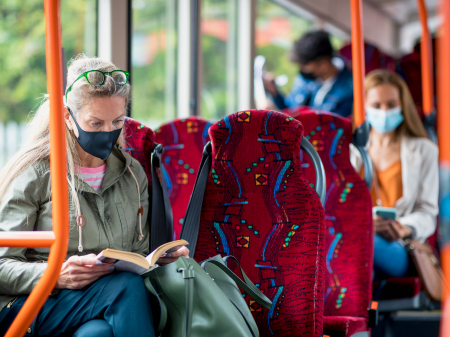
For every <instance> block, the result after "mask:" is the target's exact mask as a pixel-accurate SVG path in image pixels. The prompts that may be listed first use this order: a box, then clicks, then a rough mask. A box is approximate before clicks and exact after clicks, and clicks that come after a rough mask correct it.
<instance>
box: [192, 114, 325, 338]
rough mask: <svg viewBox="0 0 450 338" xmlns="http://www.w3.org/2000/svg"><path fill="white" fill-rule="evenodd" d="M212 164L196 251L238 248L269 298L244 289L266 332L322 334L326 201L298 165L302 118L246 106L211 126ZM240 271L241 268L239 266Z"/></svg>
mask: <svg viewBox="0 0 450 338" xmlns="http://www.w3.org/2000/svg"><path fill="white" fill-rule="evenodd" d="M209 135H210V137H211V143H212V158H213V163H212V169H211V174H210V176H209V178H208V182H207V186H206V190H205V197H204V200H203V207H202V213H201V219H200V232H199V236H198V242H197V247H196V252H195V259H196V260H197V261H202V260H204V259H207V258H209V257H212V256H215V255H217V254H221V255H233V256H235V257H236V258H237V259H238V260H239V262H240V264H241V265H242V267H243V269H244V271H245V273H246V274H247V275H248V276H249V278H250V279H251V280H252V281H253V282H254V283H255V284H256V286H257V287H258V288H259V289H260V290H261V291H262V292H263V293H264V294H265V295H266V296H267V297H269V298H270V299H271V300H272V301H273V304H272V307H271V308H270V309H264V308H262V307H261V305H259V304H258V303H255V301H254V300H253V299H251V297H249V296H248V295H246V294H245V293H244V297H245V299H246V301H247V302H248V306H249V308H250V310H251V312H252V313H253V315H254V318H255V321H256V323H257V324H258V328H259V330H260V335H261V336H321V335H322V329H323V323H322V314H323V312H322V311H323V296H324V273H325V271H324V270H325V252H324V249H325V238H324V236H325V225H324V212H323V207H322V204H321V203H320V200H319V198H318V196H317V194H316V193H315V191H314V190H313V189H312V188H311V187H310V186H309V184H308V182H307V181H306V179H305V177H304V176H303V174H302V171H301V168H300V158H299V157H300V141H301V139H302V137H303V128H302V125H301V123H300V122H298V121H296V120H294V119H292V118H290V117H288V116H287V115H285V114H282V113H279V112H274V111H257V110H251V111H243V112H239V113H236V114H231V115H229V116H227V117H225V118H224V119H222V120H220V121H218V122H217V123H215V124H214V125H213V126H211V128H210V130H209ZM236 272H237V271H236Z"/></svg>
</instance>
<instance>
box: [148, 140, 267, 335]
mask: <svg viewBox="0 0 450 338" xmlns="http://www.w3.org/2000/svg"><path fill="white" fill-rule="evenodd" d="M155 150H156V151H154V152H153V154H152V180H153V188H152V196H153V201H152V216H151V219H152V222H151V225H152V226H151V248H150V249H151V251H153V249H155V248H156V247H158V246H159V245H161V244H163V243H165V242H168V241H170V240H171V239H170V238H169V236H170V234H171V229H169V231H167V229H162V228H163V227H161V223H162V224H166V225H167V224H169V223H170V221H169V222H167V221H168V220H171V215H168V213H169V212H170V213H171V208H170V205H167V203H168V200H169V199H168V197H167V192H166V189H165V182H164V177H163V175H161V182H160V180H159V179H158V177H157V176H156V168H157V167H159V166H160V163H161V161H160V156H161V153H162V149H161V147H160V146H159V147H155ZM210 169H211V146H210V144H208V145H207V146H206V147H205V151H204V158H203V159H202V163H201V167H200V170H199V174H198V177H197V182H196V185H195V187H194V191H193V194H192V198H191V201H190V202H189V207H188V211H187V212H186V217H185V223H184V226H183V230H182V234H181V238H185V239H186V240H188V242H189V243H190V244H191V245H189V247H190V251H191V253H190V254H191V255H192V256H194V252H195V245H196V242H197V234H198V226H199V220H200V211H201V206H202V202H203V194H204V190H205V186H206V180H207V177H208V174H209V171H210ZM161 183H162V186H161ZM163 187H164V188H163ZM158 220H159V222H158ZM161 220H166V222H161ZM157 225H159V226H157ZM169 225H170V224H169ZM169 225H167V228H169ZM183 233H184V234H185V235H184V236H185V237H183ZM229 259H232V260H233V261H234V262H235V263H236V264H237V266H238V267H239V269H240V270H241V274H242V277H243V279H244V280H241V279H240V278H239V277H238V276H237V275H236V274H235V273H234V272H233V271H231V270H230V269H229V268H228V267H227V265H226V264H227V261H228V260H229ZM142 277H143V278H144V282H145V285H146V287H147V289H148V290H149V291H150V293H151V295H152V298H153V299H152V304H158V305H159V309H155V310H156V311H154V312H159V314H160V315H159V318H157V319H156V320H155V321H156V322H155V323H154V324H155V329H156V332H157V333H159V334H161V335H163V336H170V337H192V336H195V337H205V336H208V337H210V336H213V337H214V336H216V337H217V336H226V337H257V336H259V331H258V327H257V325H256V322H255V320H254V319H253V316H252V314H251V312H250V309H249V307H248V305H247V303H246V302H245V300H244V296H245V294H244V295H243V294H242V293H241V291H240V290H239V288H238V286H237V285H239V286H240V287H241V288H242V289H243V290H244V292H245V293H247V294H249V295H250V296H251V297H252V298H253V299H254V300H255V301H257V302H258V303H260V304H261V305H262V306H264V307H265V308H267V309H270V307H271V306H272V302H271V301H270V299H268V298H267V297H266V296H265V295H264V294H263V293H262V292H261V291H260V290H259V289H258V288H257V287H256V286H255V285H254V284H253V283H252V282H251V281H250V279H249V278H248V277H247V276H246V274H245V273H244V271H243V270H242V269H241V267H240V265H239V263H238V261H237V259H236V258H234V257H232V256H229V257H224V258H222V257H221V256H220V255H217V256H215V257H212V258H210V259H208V260H206V261H204V262H202V263H201V265H200V264H198V263H197V262H196V261H195V260H194V259H192V258H188V259H186V258H184V257H180V258H179V259H178V260H177V261H176V262H173V263H171V264H168V265H165V266H155V267H153V268H151V269H150V270H149V271H147V272H145V273H144V274H143V275H142Z"/></svg>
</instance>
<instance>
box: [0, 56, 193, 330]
mask: <svg viewBox="0 0 450 338" xmlns="http://www.w3.org/2000/svg"><path fill="white" fill-rule="evenodd" d="M116 70H117V69H116V67H115V66H114V65H113V64H112V63H111V62H107V61H104V60H102V59H98V58H88V57H84V56H79V57H77V58H76V59H75V60H74V61H73V62H72V64H71V65H70V67H69V69H68V78H67V80H68V81H67V83H68V84H70V86H69V88H68V89H67V91H66V96H65V100H66V101H65V104H66V105H67V109H66V110H65V113H64V114H65V115H64V119H65V126H66V156H67V168H68V175H67V180H68V181H69V183H70V184H69V191H70V194H69V219H70V234H69V243H68V251H67V259H66V261H65V263H64V264H63V265H62V268H61V272H60V276H59V278H58V281H57V284H56V287H55V289H54V291H53V292H52V294H51V296H50V297H49V298H48V299H47V301H46V302H45V304H44V306H43V308H42V309H41V311H40V312H39V314H38V316H37V317H36V318H35V319H34V321H33V323H32V325H31V327H30V328H29V329H28V333H29V334H30V335H35V336H58V335H67V334H73V333H74V331H76V330H77V331H76V332H75V335H78V336H86V335H87V336H102V335H104V336H110V335H114V336H154V334H155V331H154V327H153V322H152V312H151V307H150V299H149V294H148V291H147V289H146V288H145V285H144V282H143V279H142V277H140V276H139V275H137V274H134V273H131V272H114V265H112V264H101V262H99V261H98V260H97V259H96V255H97V254H98V253H100V251H102V250H104V249H107V248H113V249H119V250H125V251H132V252H135V253H139V254H142V255H147V254H148V253H149V224H148V222H147V215H148V209H149V201H148V197H149V192H148V180H147V176H146V174H145V173H144V170H143V169H142V166H141V165H140V164H139V163H138V162H137V161H136V160H135V159H133V158H131V156H130V155H129V154H127V153H125V152H124V151H123V150H121V149H120V148H119V147H117V146H116V141H117V139H118V138H119V135H120V134H121V130H122V126H123V120H124V117H125V116H126V107H127V102H128V101H129V99H130V91H131V87H130V84H129V83H128V73H126V72H123V71H116ZM112 71H116V72H114V73H111V72H112ZM50 99H51V97H50ZM49 155H50V137H49V101H48V100H46V101H45V102H43V103H42V105H41V106H40V108H39V109H38V110H37V112H36V114H35V116H34V117H33V120H32V121H31V123H30V128H29V131H28V140H27V142H26V143H25V144H24V145H23V147H22V148H21V149H20V151H19V152H18V153H17V154H16V155H15V156H14V157H13V158H12V159H11V160H10V161H9V163H8V164H7V165H6V166H5V168H4V169H3V170H2V171H1V173H0V177H2V180H1V181H0V231H40V230H47V231H51V230H52V197H51V186H50V161H49V160H50V159H49ZM138 191H139V193H138ZM139 201H140V205H141V206H143V208H144V213H143V214H141V216H138V210H139ZM139 217H142V226H141V223H140V222H139ZM188 253H189V251H188V249H187V248H186V247H183V248H181V249H180V250H178V251H177V252H175V253H172V256H171V257H172V258H161V259H160V263H162V264H167V263H169V262H172V261H174V260H176V259H177V258H178V257H179V256H187V255H188ZM48 254H49V249H48V248H34V249H31V248H30V249H25V248H0V257H1V259H0V309H1V311H0V334H1V335H2V336H3V335H4V334H5V332H6V330H7V329H8V327H9V326H10V324H11V323H12V321H13V320H14V318H15V316H16V315H17V313H18V312H19V310H20V309H21V307H22V305H23V304H24V302H25V300H26V299H27V295H28V294H30V292H31V291H32V290H33V287H34V286H35V285H36V283H37V282H38V281H39V279H40V277H41V276H42V274H43V273H44V271H45V269H46V267H47V263H46V262H47V259H48ZM99 264H100V265H99ZM85 323H86V325H83V324H85ZM80 326H81V327H80Z"/></svg>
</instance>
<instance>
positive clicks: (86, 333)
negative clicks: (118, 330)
mask: <svg viewBox="0 0 450 338" xmlns="http://www.w3.org/2000/svg"><path fill="white" fill-rule="evenodd" d="M73 337H114V333H113V330H112V327H111V325H109V324H108V323H107V322H106V320H104V319H93V320H90V321H88V322H86V323H84V324H83V325H81V326H80V327H79V328H78V329H77V330H76V331H75V333H74V334H73Z"/></svg>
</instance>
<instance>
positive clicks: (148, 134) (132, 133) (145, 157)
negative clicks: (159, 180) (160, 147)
mask: <svg viewBox="0 0 450 338" xmlns="http://www.w3.org/2000/svg"><path fill="white" fill-rule="evenodd" d="M154 141H155V133H154V132H153V130H152V129H150V128H149V127H146V126H144V125H143V124H142V123H140V122H138V121H136V120H133V119H132V118H129V117H127V118H125V120H124V122H123V131H122V139H119V142H120V145H121V146H122V149H123V150H125V151H126V152H127V153H129V154H130V155H131V156H132V157H133V158H135V159H136V160H138V161H139V163H140V164H141V165H142V167H143V168H144V171H145V173H146V174H147V178H148V189H149V205H150V206H151V205H152V193H151V191H152V162H151V155H152V150H153V144H154ZM148 217H149V218H151V210H149V216H148Z"/></svg>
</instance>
